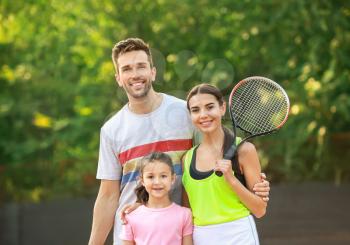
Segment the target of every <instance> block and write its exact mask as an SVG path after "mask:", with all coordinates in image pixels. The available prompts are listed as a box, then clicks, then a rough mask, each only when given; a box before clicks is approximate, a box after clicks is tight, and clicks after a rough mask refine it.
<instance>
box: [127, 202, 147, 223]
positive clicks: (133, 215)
mask: <svg viewBox="0 0 350 245" xmlns="http://www.w3.org/2000/svg"><path fill="white" fill-rule="evenodd" d="M145 211H146V209H145V206H144V205H140V206H139V207H137V208H136V209H135V210H134V211H132V212H131V213H128V214H126V215H125V219H126V220H127V221H132V220H134V219H139V217H140V216H142V215H144V213H145Z"/></svg>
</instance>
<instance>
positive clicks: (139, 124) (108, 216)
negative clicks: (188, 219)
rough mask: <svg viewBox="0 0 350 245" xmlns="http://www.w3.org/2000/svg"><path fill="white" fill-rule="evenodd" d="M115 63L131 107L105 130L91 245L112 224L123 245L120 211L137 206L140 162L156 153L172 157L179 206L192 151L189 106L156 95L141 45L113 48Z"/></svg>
mask: <svg viewBox="0 0 350 245" xmlns="http://www.w3.org/2000/svg"><path fill="white" fill-rule="evenodd" d="M112 59H113V63H114V67H115V70H116V75H115V77H116V80H117V83H118V85H119V86H120V87H122V88H123V89H124V90H125V92H126V94H127V97H128V101H129V102H128V103H127V104H126V105H125V106H124V107H123V108H122V109H121V110H120V111H119V112H118V113H116V114H115V115H114V116H113V117H112V118H111V119H109V120H108V121H107V122H106V123H105V124H104V125H103V127H102V128H101V133H100V151H99V162H98V169H97V178H98V179H101V184H100V189H99V192H98V195H97V199H96V202H95V207H94V217H93V224H92V231H91V236H90V241H89V244H90V245H95V244H103V243H104V242H105V240H106V238H107V236H108V233H109V231H110V229H111V227H112V226H113V224H114V244H120V241H119V239H118V235H119V232H120V230H121V229H120V226H121V222H120V219H119V217H118V216H116V213H117V212H116V211H117V209H119V210H120V208H121V207H123V206H124V205H126V204H129V203H133V202H135V201H136V196H135V194H134V189H135V187H136V184H137V183H136V182H137V179H136V178H137V176H138V170H137V160H138V159H139V158H141V157H143V156H144V155H147V154H148V153H150V152H152V151H162V152H165V153H167V154H169V155H170V156H171V158H172V160H173V162H174V169H175V172H176V175H177V176H178V177H177V180H176V183H175V184H174V187H173V190H172V193H171V194H172V195H171V196H172V200H174V201H175V202H177V203H180V202H181V191H182V188H181V175H182V171H181V163H180V159H181V157H182V155H183V154H184V153H185V152H186V151H187V150H188V149H190V148H191V146H192V143H193V142H192V139H193V136H194V134H193V132H194V129H193V126H192V125H191V121H190V119H189V115H188V112H187V109H186V103H185V101H183V100H180V99H178V98H175V97H173V96H170V95H166V94H162V93H157V92H155V91H154V89H153V87H152V82H153V81H154V80H155V78H156V68H155V67H154V66H153V62H152V56H151V52H150V49H149V47H148V45H147V44H146V43H145V42H144V41H143V40H141V39H138V38H129V39H126V40H123V41H120V42H119V43H117V44H116V45H115V47H114V48H113V51H112ZM255 187H256V190H257V191H258V192H261V193H262V195H261V196H262V197H264V198H265V200H268V193H269V183H268V182H267V181H263V182H261V183H258V184H256V186H255ZM256 193H257V192H256ZM257 194H258V193H257Z"/></svg>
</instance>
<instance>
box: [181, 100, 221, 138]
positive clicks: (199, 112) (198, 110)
mask: <svg viewBox="0 0 350 245" xmlns="http://www.w3.org/2000/svg"><path fill="white" fill-rule="evenodd" d="M188 105H189V109H190V115H191V120H192V123H193V125H194V126H195V127H196V128H198V129H199V130H200V131H201V132H202V133H211V132H213V131H215V130H217V129H218V128H221V119H222V116H223V115H224V114H225V110H226V105H225V103H223V104H222V105H220V104H219V101H218V100H217V99H216V97H215V96H214V95H211V94H196V95H194V96H192V97H191V98H190V100H189V101H188Z"/></svg>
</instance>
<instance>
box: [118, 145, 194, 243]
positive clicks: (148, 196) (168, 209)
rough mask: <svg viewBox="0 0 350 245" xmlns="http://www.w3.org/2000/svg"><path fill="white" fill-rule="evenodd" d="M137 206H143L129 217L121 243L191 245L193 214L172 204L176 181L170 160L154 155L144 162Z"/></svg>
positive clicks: (123, 230)
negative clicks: (171, 196) (170, 196)
mask: <svg viewBox="0 0 350 245" xmlns="http://www.w3.org/2000/svg"><path fill="white" fill-rule="evenodd" d="M140 164H141V167H140V184H139V186H138V187H137V188H136V190H135V192H136V196H137V202H139V203H142V205H141V206H140V207H138V208H137V209H136V210H135V211H133V212H132V213H130V214H128V215H126V220H127V224H125V225H123V228H122V232H121V234H120V239H121V240H123V244H124V245H129V244H137V245H138V244H145V245H146V244H147V245H153V244H159V245H181V244H184V245H192V230H193V225H192V213H191V211H190V209H188V208H184V207H181V206H179V205H177V204H175V203H173V202H172V201H171V200H170V198H169V191H170V189H171V186H172V184H173V183H174V181H175V177H176V175H175V173H174V169H173V163H172V160H171V158H170V157H169V156H168V155H167V154H165V153H161V152H154V153H151V154H150V155H148V156H145V157H143V158H142V159H141V162H140Z"/></svg>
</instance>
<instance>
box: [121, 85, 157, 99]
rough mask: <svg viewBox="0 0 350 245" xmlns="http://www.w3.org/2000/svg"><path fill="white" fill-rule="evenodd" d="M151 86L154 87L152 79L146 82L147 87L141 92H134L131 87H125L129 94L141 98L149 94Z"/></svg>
mask: <svg viewBox="0 0 350 245" xmlns="http://www.w3.org/2000/svg"><path fill="white" fill-rule="evenodd" d="M151 88H152V82H151V81H147V82H146V83H145V87H144V88H143V91H142V92H141V93H135V92H133V90H132V89H131V88H129V87H126V86H125V87H124V89H125V91H126V92H127V94H128V95H130V96H131V97H133V98H135V99H140V98H144V97H146V96H147V95H148V92H149V91H150V90H151Z"/></svg>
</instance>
